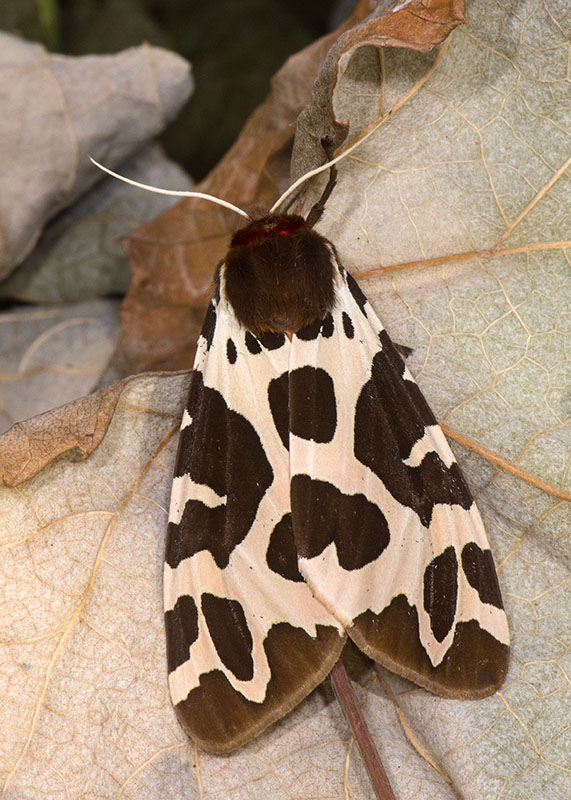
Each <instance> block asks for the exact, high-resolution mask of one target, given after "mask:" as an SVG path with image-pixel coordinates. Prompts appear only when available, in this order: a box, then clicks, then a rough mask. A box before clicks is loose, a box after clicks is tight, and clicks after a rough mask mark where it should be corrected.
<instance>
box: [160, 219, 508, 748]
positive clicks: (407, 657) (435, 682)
mask: <svg viewBox="0 0 571 800" xmlns="http://www.w3.org/2000/svg"><path fill="white" fill-rule="evenodd" d="M300 220H301V218H299V217H289V216H273V217H266V218H264V219H263V220H261V221H259V222H258V223H253V224H252V225H249V226H248V227H247V228H245V229H243V231H241V232H239V233H238V234H237V235H236V236H235V237H234V240H233V243H232V246H231V248H230V252H229V254H228V257H227V258H226V261H225V263H224V264H223V265H222V266H221V268H220V269H219V271H218V275H217V289H216V292H215V294H214V297H213V299H212V301H211V304H210V307H209V309H208V313H207V316H206V320H205V323H204V327H203V329H202V333H201V336H200V339H199V343H198V350H197V355H196V361H195V365H194V370H193V373H192V380H191V387H190V394H189V399H188V403H187V407H186V409H185V412H184V416H183V420H182V426H181V433H180V443H179V452H178V457H177V464H176V472H175V477H174V480H173V488H172V497H171V508H170V517H169V530H168V541H167V549H166V563H165V574H164V599H165V620H166V631H167V652H168V671H169V685H170V692H171V696H172V700H173V703H174V706H175V708H176V710H177V713H178V716H179V719H180V721H181V723H182V725H183V727H184V728H185V730H186V731H187V732H188V733H189V734H190V736H191V737H192V738H193V739H194V740H195V741H196V742H197V744H198V745H199V746H201V747H203V748H204V749H207V750H210V751H213V752H228V751H230V750H233V749H234V748H237V747H239V746H240V745H242V744H244V743H245V742H247V741H248V740H250V739H251V738H253V737H254V736H256V735H258V734H259V733H261V732H262V731H263V730H264V729H265V728H266V727H267V726H268V725H270V724H271V723H273V722H274V721H276V720H277V719H279V718H280V717H282V716H283V715H284V714H286V713H287V712H288V711H290V710H291V709H292V708H293V707H294V706H295V705H296V704H297V703H299V702H300V701H301V700H302V699H303V698H304V697H305V696H306V695H307V694H308V693H309V692H310V691H311V690H312V689H313V688H314V687H315V686H316V685H317V684H319V683H320V682H321V681H322V680H323V679H324V678H325V676H326V675H327V674H328V672H329V671H330V669H331V668H332V666H333V665H334V663H335V662H336V660H337V659H338V657H339V654H340V652H341V649H342V647H343V644H344V642H345V639H346V637H347V636H349V637H351V639H353V641H354V642H355V643H356V644H357V646H358V647H359V648H360V649H361V650H363V652H365V653H366V654H367V655H369V656H370V657H371V658H372V659H374V660H375V661H377V662H378V663H380V664H383V665H384V666H386V667H388V668H389V669H390V670H393V671H394V672H396V673H398V674H400V675H402V676H404V677H405V678H408V679H410V680H412V681H414V682H415V683H417V684H419V685H420V686H423V687H425V688H426V689H428V690H430V691H432V692H435V693H436V694H439V695H443V696H445V697H457V698H479V697H484V696H486V695H488V694H491V693H492V692H494V691H495V690H496V689H497V688H498V687H499V686H500V685H501V684H502V682H503V680H504V677H505V673H506V669H507V664H508V654H509V649H508V643H509V637H508V628H507V621H506V616H505V613H504V611H503V607H502V600H501V595H500V591H499V587H498V581H497V577H496V572H495V568H494V563H493V559H492V556H491V552H490V549H489V545H488V542H487V539H486V534H485V532H484V528H483V525H482V521H481V519H480V515H479V513H478V510H477V508H476V506H475V504H474V502H473V500H472V497H471V495H470V492H469V490H468V488H467V486H466V483H465V481H464V478H463V477H462V474H461V472H460V469H459V467H458V464H457V463H456V461H455V459H454V456H453V454H452V452H451V450H450V448H449V446H448V444H447V442H446V440H445V438H444V436H443V434H442V431H441V430H440V428H439V427H438V425H437V424H436V420H435V419H434V416H433V414H432V412H431V411H430V409H429V407H428V405H427V403H426V401H425V399H424V397H423V396H422V394H421V393H420V390H419V389H418V387H417V385H416V384H415V382H414V381H413V379H412V377H411V375H410V374H409V372H408V370H407V369H406V367H405V365H404V363H403V361H402V359H401V357H400V355H399V354H398V352H397V350H396V349H395V347H394V345H393V344H392V342H391V340H390V338H389V336H388V334H387V332H386V331H385V330H384V329H383V327H382V325H381V323H380V322H379V320H378V319H377V317H376V315H375V313H374V311H373V309H372V307H371V306H370V304H369V303H368V301H367V299H366V297H365V296H364V295H363V293H362V292H361V290H360V289H359V287H358V286H357V284H356V283H355V281H354V280H353V279H352V278H351V277H350V276H349V275H348V274H347V273H346V272H345V270H344V269H343V267H342V266H341V265H340V264H339V262H338V258H337V255H336V252H335V249H334V247H333V246H332V245H331V243H330V242H328V241H327V240H326V239H324V238H323V237H322V236H320V235H319V234H318V233H316V232H315V231H312V230H311V229H309V228H308V227H307V226H306V225H305V224H304V223H303V220H301V222H300ZM268 276H269V277H268ZM272 281H273V282H274V283H277V284H278V285H279V287H280V289H279V293H278V294H277V296H272V297H271V298H270V300H269V301H268V297H267V294H268V292H267V286H268V285H269V284H270V283H271V282H272ZM324 282H325V283H324ZM260 287H262V288H260ZM245 321H246V323H245Z"/></svg>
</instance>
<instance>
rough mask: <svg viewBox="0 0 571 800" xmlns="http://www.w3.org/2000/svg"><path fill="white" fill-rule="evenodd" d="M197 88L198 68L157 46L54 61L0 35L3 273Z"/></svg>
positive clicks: (30, 46) (28, 45)
mask: <svg viewBox="0 0 571 800" xmlns="http://www.w3.org/2000/svg"><path fill="white" fill-rule="evenodd" d="M190 89H191V80H190V76H189V65H188V63H187V62H186V61H185V60H184V59H183V58H181V57H180V56H178V55H176V54H174V53H170V52H168V51H167V50H162V49H160V48H156V47H150V46H148V45H141V46H140V47H136V48H131V49H129V50H125V51H124V52H122V53H118V54H117V55H113V56H107V55H105V56H83V57H79V58H77V57H68V56H59V55H52V54H50V53H47V52H46V50H45V49H44V48H43V47H41V46H40V45H37V44H32V43H30V42H24V41H22V40H21V39H18V38H17V37H15V36H11V35H9V34H6V33H2V32H0V98H1V104H0V142H1V145H2V146H1V147H0V277H2V276H4V275H7V274H9V272H10V271H11V270H12V268H13V267H14V266H15V265H16V264H19V263H20V262H21V261H22V260H23V259H24V258H25V256H26V255H27V254H28V253H29V252H30V251H31V250H32V248H33V246H34V244H35V243H36V241H37V239H38V237H39V235H40V233H41V231H42V228H43V226H44V225H45V223H46V222H47V220H49V219H51V218H52V217H53V216H55V215H56V214H57V213H58V212H59V211H61V210H62V209H63V208H65V207H66V206H67V205H69V204H70V203H71V202H72V201H73V200H74V199H75V198H77V197H79V195H81V194H82V193H83V192H84V191H85V190H86V189H87V188H89V187H90V186H92V185H93V184H94V183H95V182H96V181H98V180H100V179H101V177H102V175H101V172H100V171H99V170H97V169H96V168H95V167H94V166H93V165H92V164H91V163H90V161H89V159H88V155H92V156H94V157H95V158H98V160H100V161H103V162H105V163H106V164H107V165H109V166H114V165H117V164H119V163H120V162H121V161H123V160H124V159H125V158H127V157H128V156H130V155H132V154H133V153H134V152H135V151H136V150H137V149H138V148H139V147H140V146H141V145H142V144H144V142H146V141H147V140H148V139H150V138H151V137H153V136H155V135H156V134H157V133H159V132H160V131H161V130H162V129H163V128H164V126H165V125H166V123H167V122H168V121H169V120H170V119H172V117H173V116H174V115H175V114H176V112H177V111H178V109H179V108H180V106H181V105H182V104H183V103H184V101H185V100H186V98H187V97H188V94H189V92H190Z"/></svg>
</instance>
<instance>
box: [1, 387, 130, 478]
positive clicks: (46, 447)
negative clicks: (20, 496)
mask: <svg viewBox="0 0 571 800" xmlns="http://www.w3.org/2000/svg"><path fill="white" fill-rule="evenodd" d="M128 380H129V378H126V379H125V380H124V381H122V382H121V383H116V384H115V385H114V386H110V387H107V388H105V389H100V390H99V391H98V392H94V393H93V394H90V395H87V397H81V398H80V399H79V400H75V401H74V402H73V403H69V404H68V405H65V406H60V407H59V408H54V409H52V410H51V411H46V412H45V413H44V414H39V415H38V416H37V417H32V419H29V420H26V421H25V422H17V423H16V424H15V425H13V426H12V427H11V428H10V430H9V431H8V432H7V433H5V434H4V435H3V436H2V448H1V449H0V481H2V483H4V484H5V485H6V486H18V484H20V483H23V482H24V481H26V480H28V479H29V478H31V477H32V476H33V475H36V474H37V473H38V472H40V471H41V470H42V469H43V468H44V467H45V466H47V465H48V464H50V463H51V462H52V461H54V459H56V458H57V457H58V456H60V455H62V454H63V453H67V452H68V451H70V450H74V449H76V448H77V450H78V451H79V452H80V453H81V456H82V458H86V457H87V456H88V455H89V454H90V453H92V452H93V451H94V450H95V448H96V447H97V446H98V444H99V443H100V442H101V440H102V439H103V437H104V436H105V432H106V431H107V428H108V426H109V422H110V420H111V419H112V417H113V413H114V411H115V406H116V405H117V400H118V398H119V395H120V393H121V389H122V388H123V386H124V385H125V383H126V382H127V381H128Z"/></svg>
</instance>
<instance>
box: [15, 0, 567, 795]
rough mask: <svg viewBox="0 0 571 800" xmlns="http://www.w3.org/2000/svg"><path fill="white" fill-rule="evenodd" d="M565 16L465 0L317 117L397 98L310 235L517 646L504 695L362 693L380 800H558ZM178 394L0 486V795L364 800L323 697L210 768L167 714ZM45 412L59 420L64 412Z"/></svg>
mask: <svg viewBox="0 0 571 800" xmlns="http://www.w3.org/2000/svg"><path fill="white" fill-rule="evenodd" d="M558 9H559V10H558ZM563 15H564V10H563V9H561V8H560V7H557V6H555V5H553V6H550V5H549V4H548V5H547V6H546V5H545V4H544V3H543V2H539V0H532V4H531V5H528V6H527V7H526V13H525V15H523V14H522V13H518V14H517V15H516V14H513V15H511V14H508V12H507V11H506V10H505V9H504V8H503V7H500V6H498V5H496V4H495V3H494V2H492V0H485V2H484V3H481V4H478V5H476V4H474V5H473V6H472V7H471V8H470V9H469V26H468V27H466V28H462V29H460V30H458V31H456V32H455V33H454V34H453V35H452V37H451V40H450V43H449V45H445V46H444V47H443V48H441V50H440V51H439V52H438V53H431V54H411V53H408V52H405V51H398V50H387V51H386V52H385V53H384V68H383V71H382V75H383V80H382V83H381V84H380V83H379V81H378V75H379V71H378V66H379V65H378V58H377V57H376V51H375V50H373V49H361V50H360V51H359V52H358V53H357V54H356V55H354V56H353V58H352V60H351V62H350V63H349V64H348V65H347V66H346V69H345V70H344V72H343V75H342V76H341V78H340V83H339V85H338V87H337V90H336V92H335V96H334V103H335V104H336V107H337V109H338V111H336V116H337V117H338V118H342V111H343V108H344V107H345V108H350V109H351V110H352V112H353V111H354V113H355V115H356V117H357V118H361V117H362V116H363V115H364V114H365V113H367V110H368V108H369V106H370V105H374V107H375V108H376V109H379V108H381V107H383V104H384V108H385V109H389V108H393V107H398V111H396V112H395V113H393V114H392V116H391V117H390V118H389V119H387V121H386V123H385V124H384V125H383V127H381V128H380V129H379V130H378V131H377V132H376V134H375V135H373V136H372V137H371V139H370V140H369V141H368V142H367V143H366V144H364V145H363V147H362V148H361V149H359V150H357V151H356V152H355V153H354V154H353V155H352V156H351V157H350V159H348V160H346V161H345V162H344V163H343V168H342V169H340V180H339V185H338V187H337V188H336V189H335V191H334V193H333V195H332V197H331V200H330V203H329V204H328V208H327V210H326V213H325V215H324V217H323V220H322V224H321V226H320V228H321V230H322V231H323V233H325V235H329V236H330V237H331V238H332V239H333V240H334V241H335V243H336V244H337V245H338V247H339V249H340V251H341V254H342V256H343V259H344V260H345V261H346V262H347V263H348V265H349V266H350V267H351V268H352V269H353V270H359V271H360V272H361V273H365V276H364V277H362V279H361V280H362V285H363V287H364V289H365V291H366V292H367V293H368V295H369V296H370V297H371V299H372V302H373V303H374V305H375V306H376V308H377V309H378V311H379V314H380V316H381V318H382V319H383V321H384V323H385V325H386V326H387V328H388V329H389V332H390V333H391V335H392V336H393V338H394V339H396V340H397V341H399V342H402V343H405V344H409V345H411V346H412V347H413V348H414V352H413V354H412V356H411V357H410V359H409V366H410V368H411V371H412V372H413V373H414V374H417V376H418V380H419V383H420V386H421V388H422V389H423V391H424V393H425V394H426V396H427V399H428V400H429V402H430V404H431V405H432V407H433V408H434V410H435V412H436V414H437V416H438V417H439V418H440V419H442V420H444V422H445V423H446V424H447V425H448V427H449V429H450V430H451V433H452V434H453V441H452V444H453V448H454V450H455V453H456V455H457V457H458V459H459V461H460V462H461V465H462V468H463V470H464V472H465V474H466V475H467V478H468V481H469V483H470V486H471V488H472V490H473V493H474V495H475V497H476V500H477V503H478V505H479V507H480V510H481V512H482V515H483V517H484V520H485V523H486V527H487V530H488V534H489V538H490V541H491V545H492V548H493V551H494V554H495V557H496V563H497V564H498V567H499V576H500V582H501V584H502V589H503V593H504V600H505V602H506V610H507V613H508V618H509V621H510V626H511V632H512V639H513V650H512V662H511V667H510V672H509V674H508V679H507V682H506V684H505V686H504V687H503V688H502V690H501V691H500V692H499V693H497V694H496V695H494V696H492V697H489V698H486V699H485V700H482V701H478V702H460V701H454V700H442V699H440V698H437V697H435V696H433V695H430V694H429V693H427V692H424V691H423V690H421V689H418V688H416V687H414V686H412V685H411V684H409V683H407V682H406V681H404V680H401V679H399V678H397V677H395V676H392V675H390V674H389V673H387V672H386V671H382V676H383V680H384V682H385V683H386V684H387V685H388V687H389V688H390V691H391V693H392V697H393V698H394V699H392V698H391V696H389V695H387V694H386V693H385V692H384V689H382V688H381V686H380V684H377V682H376V681H375V680H373V682H371V683H369V684H368V685H367V686H365V688H364V695H365V696H366V715H367V719H368V723H369V725H370V726H371V729H372V731H373V735H374V737H375V740H376V742H377V744H378V747H379V749H380V751H381V755H382V757H383V760H384V763H385V767H386V769H387V772H388V774H389V777H390V779H391V782H392V784H393V787H394V791H395V794H396V796H397V798H398V800H404V799H405V798H407V800H408V798H410V800H425V799H426V800H428V798H430V800H436V799H438V800H443V799H444V798H445V799H446V800H448V799H449V798H450V799H451V798H453V797H455V793H454V789H453V788H452V786H455V787H457V789H458V791H459V792H460V794H461V796H462V797H465V798H470V799H471V800H521V799H522V798H526V800H527V798H536V797H537V798H541V799H542V800H563V799H564V798H565V797H567V796H568V780H569V777H568V776H569V768H570V766H571V764H570V763H569V752H570V750H569V739H568V718H569V710H570V709H569V680H568V664H567V660H566V659H567V651H566V642H568V640H569V612H568V594H566V591H565V590H566V585H567V583H568V576H569V566H568V556H567V553H568V549H569V546H568V537H569V531H570V530H571V524H570V522H571V520H570V514H569V508H570V507H569V504H568V502H566V498H569V496H570V490H571V486H570V485H569V481H570V477H569V476H570V474H571V470H569V463H568V462H569V430H570V428H569V425H568V423H567V424H566V420H567V419H568V414H569V399H568V397H569V395H568V394H566V391H567V390H566V387H567V385H568V376H569V366H568V361H566V358H565V350H564V336H565V334H566V331H567V328H566V327H565V320H566V319H567V317H568V308H569V298H568V296H566V294H565V291H566V287H568V262H567V261H566V260H565V252H566V248H568V247H569V245H570V244H571V241H569V240H570V238H571V237H569V235H568V234H566V233H565V229H564V224H565V216H564V209H565V202H566V200H565V190H566V188H567V186H568V182H567V177H566V175H565V174H564V170H565V168H566V165H567V162H566V159H567V158H568V153H569V144H568V139H567V138H566V134H565V132H564V130H563V127H562V124H561V118H562V114H563V109H564V105H563V98H564V97H565V95H564V91H566V89H565V83H564V80H565V77H566V52H567V44H566V42H565V39H564V37H563V35H562V34H561V25H562V24H563V22H564V20H563ZM363 74H364V75H366V76H367V83H366V85H365V86H364V85H363V83H362V81H360V80H359V77H360V76H361V75H363ZM403 100H404V101H405V102H403ZM337 104H338V105H337ZM360 106H366V107H367V108H366V109H362V108H361V107H360ZM313 193H314V196H317V194H318V193H319V188H318V187H315V188H314V189H313ZM307 203H308V205H309V204H310V203H311V199H308V201H307ZM379 265H381V268H380V269H379ZM187 386H188V378H187V377H183V376H177V377H169V378H165V377H162V378H160V377H153V378H151V377H141V378H137V379H133V380H131V381H130V382H129V383H128V384H127V385H126V386H125V387H124V389H123V392H122V394H121V397H120V400H119V403H118V404H117V408H116V411H115V414H114V416H113V419H112V422H111V425H110V426H109V428H108V430H107V432H106V434H105V436H104V437H103V440H102V441H101V444H100V445H99V447H98V448H97V449H96V450H95V451H93V452H92V453H91V455H90V456H89V457H88V458H87V459H85V460H83V461H77V459H76V458H75V456H74V453H73V452H70V453H65V452H62V450H61V449H60V450H59V452H62V455H60V456H59V457H58V458H57V460H55V461H53V462H52V463H49V464H48V465H47V466H46V467H45V468H44V469H43V470H42V471H41V472H39V473H38V474H37V475H36V476H35V477H31V478H29V479H28V480H27V481H26V482H25V483H23V484H21V485H19V486H18V487H17V488H16V489H8V488H2V489H0V520H2V524H1V526H0V534H1V535H2V536H3V547H2V551H1V553H2V556H1V558H2V564H1V567H0V575H2V601H3V602H4V604H5V605H4V608H3V610H2V614H1V618H2V619H3V629H2V640H3V642H4V648H3V656H2V669H1V670H0V675H2V676H3V683H2V696H3V699H4V702H3V703H2V704H1V705H0V730H1V736H0V741H2V743H3V745H2V749H1V750H0V758H1V764H2V767H1V768H2V773H3V775H4V776H5V778H4V783H5V794H4V796H5V798H7V800H20V798H22V797H27V798H36V797H37V798H40V797H41V798H42V800H51V798H54V800H55V798H58V797H61V796H65V797H67V798H73V800H75V798H78V800H79V799H81V800H83V799H84V798H88V797H94V796H97V797H102V798H114V797H126V798H137V800H138V798H141V799H142V798H145V800H155V798H157V799H158V798H161V800H162V799H163V798H169V797H172V798H180V797H189V798H193V800H194V799H195V798H196V800H198V799H199V798H200V800H215V799H216V800H222V798H224V800H239V798H243V797H246V796H247V797H248V798H249V800H257V799H258V798H260V800H267V798H272V800H292V798H296V800H300V799H302V800H310V799H311V798H315V797H332V798H336V799H337V798H338V799H339V800H341V798H350V799H351V800H369V798H372V794H371V790H370V787H369V786H368V782H367V778H366V776H365V775H364V773H363V769H362V766H361V764H360V761H359V759H358V756H356V754H355V753H354V751H353V749H351V747H350V744H349V734H348V732H347V729H346V727H345V725H344V723H343V721H342V720H341V719H340V717H339V712H338V710H337V707H336V705H335V704H333V703H331V696H330V693H329V692H328V690H327V689H321V690H319V691H317V692H314V693H313V694H312V695H311V697H310V698H308V700H307V701H305V702H304V703H302V704H301V705H300V706H299V707H298V708H297V709H296V710H295V711H294V712H293V713H292V714H291V715H289V716H288V717H287V718H286V719H285V720H283V721H282V722H280V723H279V724H277V725H276V726H274V727H273V728H272V729H271V730H270V731H268V732H267V733H266V734H264V735H263V736H261V737H260V738H258V739H257V740H256V741H255V742H253V743H251V744H250V745H248V746H247V747H245V748H243V749H242V750H240V751H238V752H237V753H236V754H233V755H231V756H229V757H215V756H208V755H204V754H202V753H195V752H194V750H193V747H192V745H191V744H190V743H189V742H188V741H187V740H186V739H185V737H184V735H183V734H182V732H181V730H180V729H179V727H178V725H177V723H176V721H175V717H174V712H173V711H172V709H171V707H170V703H169V700H168V696H167V681H166V660H165V652H164V634H163V630H162V603H161V589H160V585H161V571H162V569H161V561H162V555H163V547H164V536H165V529H166V515H167V512H166V507H167V503H168V495H169V490H170V482H171V475H172V468H173V462H174V451H175V445H176V429H177V426H178V419H179V417H180V414H181V410H182V404H183V402H184V399H185V393H186V390H187ZM104 397H106V395H103V396H102V397H101V398H100V401H102V400H103V398H104ZM62 414H63V418H62V421H61V422H59V423H58V424H63V420H65V419H69V420H70V421H73V420H74V419H77V418H78V410H77V407H76V405H72V406H70V407H69V408H68V410H67V412H66V411H65V410H64V411H63V412H62ZM52 427H53V426H52ZM56 432H57V431H55V432H54V434H55V433H56ZM459 434H461V435H462V436H463V437H464V439H462V440H461V436H459ZM62 438H63V441H64V443H65V442H66V441H67V442H69V441H72V440H73V437H70V436H69V434H67V433H66V436H64V437H62ZM76 438H77V437H76ZM56 440H57V437H56V436H55V435H54V442H55V441H56ZM455 440H456V441H455ZM460 440H461V441H463V442H465V443H464V444H461V443H459V441H460ZM5 441H6V440H5V439H0V452H2V453H5V452H6V445H5ZM64 449H65V448H64ZM54 452H58V450H57V448H56V447H55V446H54ZM403 731H406V732H407V735H408V737H409V739H410V741H412V742H414V743H415V746H416V748H418V751H420V753H422V755H420V754H419V752H417V750H415V749H414V747H413V746H412V745H411V744H410V743H409V742H408V741H407V739H406V738H405V736H404V733H403ZM345 754H347V756H348V762H349V767H348V771H347V775H346V776H345V763H344V756H345ZM431 763H432V764H434V765H435V766H436V767H437V769H434V768H433V767H432V766H430V764H431Z"/></svg>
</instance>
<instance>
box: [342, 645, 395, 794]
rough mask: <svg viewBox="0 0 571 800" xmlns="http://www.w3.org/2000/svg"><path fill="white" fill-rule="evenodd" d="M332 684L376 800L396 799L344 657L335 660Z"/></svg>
mask: <svg viewBox="0 0 571 800" xmlns="http://www.w3.org/2000/svg"><path fill="white" fill-rule="evenodd" d="M330 678H331V684H332V686H333V691H334V692H335V695H336V696H337V700H338V701H339V705H340V706H341V709H342V711H343V714H344V715H345V719H346V720H347V722H348V723H349V727H350V728H351V731H352V733H353V736H354V737H355V741H356V742H357V747H358V748H359V752H360V753H361V758H362V759H363V764H364V765H365V769H366V770H367V772H368V773H369V778H370V779H371V784H372V786H373V789H374V790H375V794H376V795H377V797H378V798H379V800H396V798H395V796H394V794H393V790H392V788H391V784H390V783H389V779H388V778H387V773H386V772H385V768H384V767H383V763H382V761H381V757H380V756H379V753H378V750H377V748H376V747H375V743H374V742H373V739H372V737H371V733H370V731H369V728H368V727H367V723H366V722H365V718H364V717H363V712H362V711H361V706H360V705H359V702H358V700H357V697H356V695H355V691H354V689H353V686H352V684H351V681H350V680H349V676H348V675H347V670H346V669H345V666H344V664H343V661H342V660H341V659H339V661H338V662H337V663H336V664H335V666H334V667H333V669H332V670H331V673H330Z"/></svg>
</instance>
